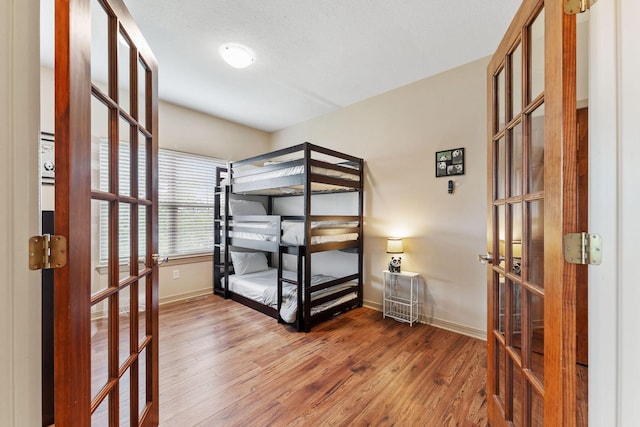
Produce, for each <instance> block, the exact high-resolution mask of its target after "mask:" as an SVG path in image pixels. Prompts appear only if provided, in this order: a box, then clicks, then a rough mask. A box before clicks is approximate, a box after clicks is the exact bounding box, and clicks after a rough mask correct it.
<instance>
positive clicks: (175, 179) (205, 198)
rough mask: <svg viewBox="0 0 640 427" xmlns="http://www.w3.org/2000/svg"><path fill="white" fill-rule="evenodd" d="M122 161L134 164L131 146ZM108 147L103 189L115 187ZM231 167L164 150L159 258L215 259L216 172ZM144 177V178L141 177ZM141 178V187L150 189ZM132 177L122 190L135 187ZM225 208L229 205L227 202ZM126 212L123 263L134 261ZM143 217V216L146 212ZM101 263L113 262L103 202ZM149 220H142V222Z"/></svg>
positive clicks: (123, 180) (102, 153) (102, 160)
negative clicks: (110, 181)
mask: <svg viewBox="0 0 640 427" xmlns="http://www.w3.org/2000/svg"><path fill="white" fill-rule="evenodd" d="M118 155H119V162H120V164H121V166H122V167H126V165H129V146H128V145H127V144H121V145H120V149H119V154H118ZM108 162H109V156H108V144H107V143H106V141H104V140H103V141H100V149H99V164H100V171H99V174H98V175H99V185H98V187H99V189H100V190H101V191H108V188H109V184H108V183H109V173H108V170H109V168H108V165H109V163H108ZM219 167H222V168H224V167H226V165H225V163H224V162H223V161H221V160H218V159H214V158H211V157H205V156H198V155H194V154H186V153H181V152H177V151H172V150H165V149H160V150H159V153H158V199H159V200H158V202H159V203H158V231H159V236H158V238H159V254H160V255H161V256H162V257H169V258H171V257H184V256H192V255H203V254H211V253H212V251H213V241H214V236H213V233H214V231H213V224H214V190H215V179H216V171H217V168H219ZM141 178H142V177H141ZM142 181H143V179H141V183H140V184H141V185H144V183H143V182H142ZM129 185H130V181H129V174H127V173H125V174H120V177H119V186H120V188H121V189H123V188H129ZM223 203H224V202H223ZM123 207H124V206H122V207H121V210H120V218H119V223H120V224H119V228H120V239H119V240H120V241H119V255H120V262H121V263H123V262H127V261H128V259H129V256H130V241H129V240H130V233H129V224H130V222H129V221H130V212H129V210H130V209H127V208H128V206H126V207H125V208H124V209H123ZM141 214H142V212H141ZM99 215H100V218H99V228H100V263H101V264H102V265H106V263H107V258H108V249H109V248H108V241H109V239H108V235H109V210H108V205H107V204H106V203H103V204H101V205H100V209H99ZM142 218H143V215H140V219H142ZM139 238H140V242H139V245H140V249H139V253H144V241H145V237H144V227H142V228H141V229H140V236H139Z"/></svg>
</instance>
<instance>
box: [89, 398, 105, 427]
mask: <svg viewBox="0 0 640 427" xmlns="http://www.w3.org/2000/svg"><path fill="white" fill-rule="evenodd" d="M91 427H109V396H108V395H107V397H105V399H104V400H103V401H102V403H100V406H98V407H97V408H96V410H95V411H94V413H93V414H92V415H91Z"/></svg>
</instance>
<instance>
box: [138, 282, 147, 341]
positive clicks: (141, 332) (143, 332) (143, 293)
mask: <svg viewBox="0 0 640 427" xmlns="http://www.w3.org/2000/svg"><path fill="white" fill-rule="evenodd" d="M146 283H147V279H146V278H143V279H140V280H138V306H137V313H138V314H137V315H138V345H140V344H142V342H143V341H144V340H145V338H146V337H147V310H146V307H147V284H146Z"/></svg>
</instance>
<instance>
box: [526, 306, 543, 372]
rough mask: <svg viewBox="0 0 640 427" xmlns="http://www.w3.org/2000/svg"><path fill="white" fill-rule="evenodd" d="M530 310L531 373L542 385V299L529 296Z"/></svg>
mask: <svg viewBox="0 0 640 427" xmlns="http://www.w3.org/2000/svg"><path fill="white" fill-rule="evenodd" d="M529 300H530V308H529V312H530V313H531V314H530V318H529V329H530V331H531V336H530V337H529V340H530V344H529V346H530V348H531V366H530V369H531V372H533V374H534V375H535V376H536V377H537V378H538V379H539V380H540V382H541V383H542V384H544V299H543V298H541V297H540V296H539V295H535V294H533V293H530V294H529Z"/></svg>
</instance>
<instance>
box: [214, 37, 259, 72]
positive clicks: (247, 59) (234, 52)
mask: <svg viewBox="0 0 640 427" xmlns="http://www.w3.org/2000/svg"><path fill="white" fill-rule="evenodd" d="M220 55H221V56H222V59H224V60H225V61H226V63H227V64H229V65H231V66H232V67H235V68H245V67H248V66H249V65H251V63H252V62H253V61H254V60H255V58H254V56H253V53H251V51H250V50H249V49H248V48H246V47H244V46H242V45H240V44H237V43H227V44H223V45H222V46H220Z"/></svg>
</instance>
